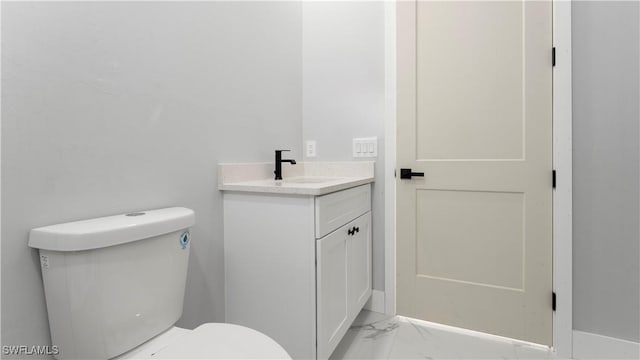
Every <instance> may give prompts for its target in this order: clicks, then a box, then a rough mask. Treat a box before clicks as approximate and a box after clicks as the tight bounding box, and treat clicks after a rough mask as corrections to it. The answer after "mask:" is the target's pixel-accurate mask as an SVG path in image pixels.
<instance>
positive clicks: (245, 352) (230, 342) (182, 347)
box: [116, 323, 291, 360]
mask: <svg viewBox="0 0 640 360" xmlns="http://www.w3.org/2000/svg"><path fill="white" fill-rule="evenodd" d="M124 359H291V358H290V357H289V354H287V352H286V351H285V350H284V349H283V348H282V346H280V345H279V344H278V343H277V342H275V341H274V340H273V339H271V338H270V337H268V336H267V335H265V334H263V333H261V332H258V331H255V330H253V329H250V328H248V327H244V326H240V325H234V324H223V323H207V324H202V325H200V326H198V327H197V328H196V329H194V330H187V329H182V328H179V327H172V328H171V329H169V330H167V331H165V332H163V333H162V334H160V335H158V336H156V337H154V338H153V339H151V340H149V341H147V342H145V343H144V344H142V345H140V346H138V347H137V348H135V349H133V350H131V351H129V352H127V353H125V354H123V355H121V356H118V357H117V358H116V360H124Z"/></svg>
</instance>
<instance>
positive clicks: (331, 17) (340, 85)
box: [302, 2, 385, 290]
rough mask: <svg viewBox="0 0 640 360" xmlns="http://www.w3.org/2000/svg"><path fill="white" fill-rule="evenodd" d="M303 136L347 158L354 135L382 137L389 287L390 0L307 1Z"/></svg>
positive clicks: (378, 195) (326, 154) (376, 204)
mask: <svg viewBox="0 0 640 360" xmlns="http://www.w3.org/2000/svg"><path fill="white" fill-rule="evenodd" d="M302 18H303V20H302V28H303V32H302V44H303V45H302V50H303V52H302V59H303V60H302V67H303V71H302V73H303V100H302V103H303V109H302V113H303V117H302V119H303V133H302V134H303V135H302V137H303V140H316V141H317V157H316V158H314V159H309V160H320V161H347V160H354V159H353V158H352V145H351V144H352V142H351V139H352V138H354V137H370V136H377V137H378V158H377V159H371V158H368V159H363V160H376V179H375V184H374V186H373V287H374V289H378V290H384V172H383V170H384V140H385V139H384V111H385V67H384V65H385V64H384V59H385V56H384V50H385V49H384V38H385V36H384V3H383V2H304V3H303V5H302Z"/></svg>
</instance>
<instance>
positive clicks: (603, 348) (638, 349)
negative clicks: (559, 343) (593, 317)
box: [573, 330, 640, 359]
mask: <svg viewBox="0 0 640 360" xmlns="http://www.w3.org/2000/svg"><path fill="white" fill-rule="evenodd" d="M573 358H574V359H639V358H640V343H637V342H633V341H628V340H622V339H617V338H612V337H608V336H603V335H598V334H592V333H588V332H584V331H578V330H573Z"/></svg>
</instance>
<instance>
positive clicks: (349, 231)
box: [347, 227, 356, 236]
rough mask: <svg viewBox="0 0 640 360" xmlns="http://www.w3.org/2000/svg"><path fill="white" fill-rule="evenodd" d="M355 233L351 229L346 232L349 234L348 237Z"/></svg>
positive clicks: (353, 229) (354, 229) (354, 230)
mask: <svg viewBox="0 0 640 360" xmlns="http://www.w3.org/2000/svg"><path fill="white" fill-rule="evenodd" d="M355 233H356V228H355V227H353V228H352V229H349V230H347V234H349V236H353V234H355Z"/></svg>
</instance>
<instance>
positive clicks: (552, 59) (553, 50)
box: [551, 46, 556, 66]
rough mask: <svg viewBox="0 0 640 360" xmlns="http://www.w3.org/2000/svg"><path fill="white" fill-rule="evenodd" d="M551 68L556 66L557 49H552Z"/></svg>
mask: <svg viewBox="0 0 640 360" xmlns="http://www.w3.org/2000/svg"><path fill="white" fill-rule="evenodd" d="M551 66H556V47H555V46H554V47H553V48H551Z"/></svg>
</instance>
